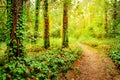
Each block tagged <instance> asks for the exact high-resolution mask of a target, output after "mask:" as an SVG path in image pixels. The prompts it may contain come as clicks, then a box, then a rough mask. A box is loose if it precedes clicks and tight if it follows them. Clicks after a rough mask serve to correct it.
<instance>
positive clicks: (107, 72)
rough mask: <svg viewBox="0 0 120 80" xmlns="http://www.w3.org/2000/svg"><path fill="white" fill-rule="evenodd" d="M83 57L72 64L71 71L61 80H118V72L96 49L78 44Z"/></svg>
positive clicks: (119, 76) (105, 56)
mask: <svg viewBox="0 0 120 80" xmlns="http://www.w3.org/2000/svg"><path fill="white" fill-rule="evenodd" d="M79 46H80V47H81V48H82V49H83V54H82V55H83V57H82V59H81V60H77V61H75V62H74V63H73V67H74V69H73V70H70V71H68V72H67V74H65V75H64V78H63V79H61V80H120V72H119V70H118V69H117V67H116V66H115V64H114V63H113V62H112V60H111V59H110V58H109V57H108V56H107V55H106V54H105V53H102V52H100V51H97V50H96V49H93V48H91V47H88V46H86V45H83V44H79Z"/></svg>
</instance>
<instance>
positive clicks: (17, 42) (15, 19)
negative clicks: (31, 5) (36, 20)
mask: <svg viewBox="0 0 120 80" xmlns="http://www.w3.org/2000/svg"><path fill="white" fill-rule="evenodd" d="M7 4H8V7H7V19H8V20H7V22H8V21H9V22H8V23H7V27H8V29H9V30H10V45H8V51H9V57H13V56H15V57H18V56H20V55H21V53H23V45H22V42H23V19H22V17H23V0H8V1H7ZM9 10H10V11H9Z"/></svg>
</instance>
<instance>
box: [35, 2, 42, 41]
mask: <svg viewBox="0 0 120 80" xmlns="http://www.w3.org/2000/svg"><path fill="white" fill-rule="evenodd" d="M40 1H41V0H36V12H35V16H36V20H35V27H34V30H35V32H34V39H35V42H36V40H37V37H38V28H39V10H40Z"/></svg>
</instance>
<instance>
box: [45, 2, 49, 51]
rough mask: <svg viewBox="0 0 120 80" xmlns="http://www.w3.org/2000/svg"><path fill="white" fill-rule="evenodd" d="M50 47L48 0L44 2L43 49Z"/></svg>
mask: <svg viewBox="0 0 120 80" xmlns="http://www.w3.org/2000/svg"><path fill="white" fill-rule="evenodd" d="M49 47H50V33H49V16H48V0H44V48H46V49H48V48H49Z"/></svg>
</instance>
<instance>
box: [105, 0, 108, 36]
mask: <svg viewBox="0 0 120 80" xmlns="http://www.w3.org/2000/svg"><path fill="white" fill-rule="evenodd" d="M104 9H105V18H104V29H105V35H107V34H108V27H107V26H108V20H107V2H106V0H104Z"/></svg>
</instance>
